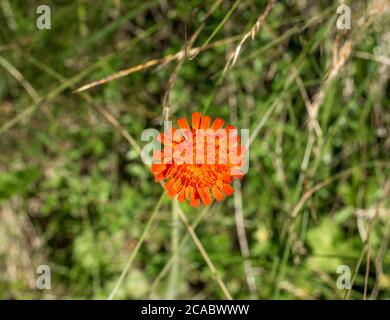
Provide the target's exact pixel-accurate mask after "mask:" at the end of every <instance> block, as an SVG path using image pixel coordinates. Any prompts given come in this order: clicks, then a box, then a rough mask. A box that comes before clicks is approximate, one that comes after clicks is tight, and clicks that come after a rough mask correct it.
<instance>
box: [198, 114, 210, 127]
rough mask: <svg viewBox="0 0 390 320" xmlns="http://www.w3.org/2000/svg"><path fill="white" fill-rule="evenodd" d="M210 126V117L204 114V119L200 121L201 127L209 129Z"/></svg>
mask: <svg viewBox="0 0 390 320" xmlns="http://www.w3.org/2000/svg"><path fill="white" fill-rule="evenodd" d="M209 126H210V117H208V116H204V117H202V121H201V123H200V129H208V128H209Z"/></svg>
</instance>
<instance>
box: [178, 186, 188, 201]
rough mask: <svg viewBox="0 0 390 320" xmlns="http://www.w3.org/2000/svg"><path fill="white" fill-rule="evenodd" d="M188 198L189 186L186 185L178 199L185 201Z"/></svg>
mask: <svg viewBox="0 0 390 320" xmlns="http://www.w3.org/2000/svg"><path fill="white" fill-rule="evenodd" d="M186 199H187V188H186V187H185V186H184V187H183V188H182V189H181V191H180V194H179V196H178V197H177V200H179V201H180V202H184V201H186Z"/></svg>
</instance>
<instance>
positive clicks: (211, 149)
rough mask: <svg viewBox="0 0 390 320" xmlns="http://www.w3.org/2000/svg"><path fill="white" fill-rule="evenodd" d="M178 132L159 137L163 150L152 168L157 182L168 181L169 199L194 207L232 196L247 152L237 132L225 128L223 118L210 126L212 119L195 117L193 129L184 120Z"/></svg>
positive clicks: (170, 131) (197, 114)
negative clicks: (187, 202) (175, 199)
mask: <svg viewBox="0 0 390 320" xmlns="http://www.w3.org/2000/svg"><path fill="white" fill-rule="evenodd" d="M177 122H178V125H179V129H178V130H177V129H176V128H170V130H169V132H168V133H167V132H165V133H162V134H160V136H159V139H160V141H161V142H162V143H163V146H164V148H163V150H162V151H157V152H155V153H154V154H153V158H154V160H155V161H157V163H154V164H153V165H152V167H151V171H152V173H153V175H154V178H155V180H156V182H159V181H163V180H166V183H165V189H166V190H167V192H168V196H169V197H171V198H174V197H175V196H176V195H177V199H178V200H179V201H180V202H185V201H186V200H187V199H189V201H190V205H191V206H193V207H199V204H200V200H202V202H203V204H204V205H211V204H212V202H213V200H212V197H214V198H215V199H216V200H217V201H221V200H223V198H224V196H225V195H226V196H231V195H232V194H233V192H234V189H233V188H232V187H231V182H232V180H233V178H241V177H242V176H243V173H242V172H241V170H240V168H241V167H242V166H243V157H244V154H245V152H244V151H245V150H244V148H243V147H241V146H240V145H239V137H238V136H237V129H236V128H235V127H233V126H227V127H226V128H223V125H224V121H223V120H222V119H220V118H217V119H215V121H214V122H213V123H212V125H211V126H210V117H208V116H201V114H200V113H199V112H195V113H193V114H192V127H190V125H189V124H188V122H187V120H186V119H185V118H181V119H179V120H178V121H177Z"/></svg>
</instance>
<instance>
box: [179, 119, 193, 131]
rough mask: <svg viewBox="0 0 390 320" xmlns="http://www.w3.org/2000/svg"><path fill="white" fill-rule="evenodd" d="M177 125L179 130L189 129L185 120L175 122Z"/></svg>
mask: <svg viewBox="0 0 390 320" xmlns="http://www.w3.org/2000/svg"><path fill="white" fill-rule="evenodd" d="M177 123H178V124H179V128H180V129H189V130H190V129H191V128H190V125H189V124H188V122H187V119H186V118H180V119H179V120H177Z"/></svg>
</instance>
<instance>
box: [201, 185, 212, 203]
mask: <svg viewBox="0 0 390 320" xmlns="http://www.w3.org/2000/svg"><path fill="white" fill-rule="evenodd" d="M198 192H199V195H200V198H201V199H202V202H203V204H204V205H205V206H209V205H211V204H212V203H213V200H212V199H211V195H210V190H209V188H208V187H206V188H203V189H202V188H198Z"/></svg>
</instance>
